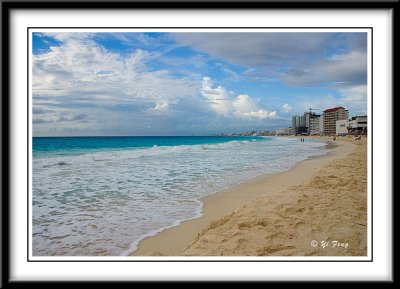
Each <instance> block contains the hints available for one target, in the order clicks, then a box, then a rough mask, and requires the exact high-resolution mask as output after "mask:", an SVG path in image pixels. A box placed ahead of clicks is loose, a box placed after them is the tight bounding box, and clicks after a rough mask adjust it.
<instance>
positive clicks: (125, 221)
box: [32, 138, 324, 256]
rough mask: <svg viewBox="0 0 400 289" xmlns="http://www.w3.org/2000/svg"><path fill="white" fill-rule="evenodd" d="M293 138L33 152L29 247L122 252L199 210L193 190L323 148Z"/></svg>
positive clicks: (228, 182) (45, 251)
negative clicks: (53, 153)
mask: <svg viewBox="0 0 400 289" xmlns="http://www.w3.org/2000/svg"><path fill="white" fill-rule="evenodd" d="M323 145H324V144H323V143H320V142H311V141H310V142H305V143H301V142H299V141H298V140H297V139H284V138H273V139H271V140H267V141H256V140H254V141H231V142H227V143H219V144H203V145H181V146H172V147H171V146H169V147H168V146H164V147H163V146H154V147H150V148H142V149H129V150H118V151H117V150H115V151H102V152H96V153H87V154H85V155H80V156H67V157H66V156H57V157H43V158H34V159H33V175H32V179H33V180H32V190H33V192H32V200H33V210H32V214H33V220H32V221H33V238H32V240H33V244H32V245H33V254H34V255H75V256H82V255H85V256H88V255H127V254H129V253H131V252H132V251H134V250H136V248H137V245H138V243H139V241H141V240H142V239H144V238H145V237H147V236H151V235H154V234H157V233H158V232H160V231H162V230H163V229H165V228H169V227H172V226H176V225H178V224H180V223H181V222H182V221H183V220H187V219H193V218H197V217H199V216H201V214H202V205H201V203H200V202H199V198H201V197H202V196H204V195H207V194H211V193H213V192H216V191H219V190H221V189H224V188H226V187H229V186H232V185H234V184H237V183H240V182H243V181H245V180H248V179H250V178H253V177H255V176H257V175H260V174H265V173H274V172H279V171H285V170H288V169H289V168H290V167H292V166H293V165H295V164H296V163H297V162H299V161H301V160H304V159H306V158H308V157H310V156H313V155H318V154H322V153H324V151H323V150H319V149H316V148H318V147H321V146H323Z"/></svg>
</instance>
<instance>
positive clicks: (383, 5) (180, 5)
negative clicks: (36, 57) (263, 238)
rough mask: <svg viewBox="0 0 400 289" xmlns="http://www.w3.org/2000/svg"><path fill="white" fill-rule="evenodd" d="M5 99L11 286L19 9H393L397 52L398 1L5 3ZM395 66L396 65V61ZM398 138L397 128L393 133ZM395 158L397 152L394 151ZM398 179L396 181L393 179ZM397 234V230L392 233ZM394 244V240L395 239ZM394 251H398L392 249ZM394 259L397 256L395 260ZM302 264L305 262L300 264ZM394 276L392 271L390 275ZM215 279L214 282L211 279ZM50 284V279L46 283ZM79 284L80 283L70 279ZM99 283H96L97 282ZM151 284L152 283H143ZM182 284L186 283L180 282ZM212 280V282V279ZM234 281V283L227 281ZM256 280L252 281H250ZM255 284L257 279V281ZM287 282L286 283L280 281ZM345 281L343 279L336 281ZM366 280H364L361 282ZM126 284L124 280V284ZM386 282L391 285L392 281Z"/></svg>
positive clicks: (4, 233) (6, 268) (6, 274)
mask: <svg viewBox="0 0 400 289" xmlns="http://www.w3.org/2000/svg"><path fill="white" fill-rule="evenodd" d="M1 7H2V12H1V13H2V32H1V33H2V37H1V38H2V45H1V47H2V84H1V86H2V98H1V109H2V110H1V111H2V117H1V122H2V124H1V138H2V139H1V151H2V153H1V163H2V178H1V183H2V195H1V204H2V214H1V224H2V228H1V229H2V230H1V247H2V251H1V255H0V260H1V276H0V277H1V278H0V281H1V282H0V285H1V286H5V287H6V286H9V285H11V284H12V283H19V282H20V281H16V280H11V279H10V262H11V261H12V260H10V254H9V252H10V246H11V245H12V244H10V241H9V238H8V237H9V236H10V227H11V225H10V207H9V204H10V194H12V191H11V189H12V188H11V186H10V178H11V175H10V166H12V165H13V164H12V163H10V158H9V155H10V153H11V152H12V150H13V149H14V148H13V146H12V143H11V139H12V133H13V132H12V130H11V123H10V113H11V110H10V98H11V94H10V93H11V91H10V89H11V87H10V81H11V79H10V73H9V72H10V69H12V67H10V63H9V58H10V55H11V54H12V53H13V51H11V50H10V46H9V44H10V39H11V37H12V35H11V34H10V29H11V25H12V22H11V11H17V10H22V9H24V10H31V11H35V10H37V9H57V10H58V9H77V10H93V9H99V10H103V11H104V10H114V9H163V10H166V11H168V10H170V9H214V10H218V9H227V8H228V9H232V10H236V11H237V10H246V9H299V11H301V10H303V9H348V10H351V9H360V8H361V9H366V10H382V9H385V10H391V11H392V20H393V22H392V26H393V27H392V29H393V35H392V43H393V47H392V51H393V52H394V53H395V52H396V51H398V44H397V43H396V41H395V40H396V38H397V34H396V33H398V29H397V28H396V27H397V26H396V25H397V24H398V23H397V22H398V20H397V14H398V1H386V2H384V1H372V0H371V1H352V2H343V1H340V0H339V1H329V2H328V1H252V2H243V1H229V2H228V1H219V2H210V1H196V2H187V1H123V2H112V1H104V2H103V1H102V2H97V1H96V2H95V1H93V2H75V1H69V2H57V1H49V2H18V1H2V3H1ZM393 59H396V56H395V55H393ZM394 63H395V62H394ZM397 69H398V68H397V66H396V64H394V67H393V72H392V77H393V80H394V81H393V90H392V91H393V94H392V98H393V103H394V97H393V96H394V95H395V93H396V92H397V91H398V90H397V89H396V87H397V83H396V79H395V75H396V71H397ZM392 109H393V111H392V115H394V105H393V108H392ZM392 135H394V129H393V132H392ZM391 154H392V155H394V151H392V152H391ZM390 165H391V167H392V174H393V163H392V164H390ZM393 179H394V178H393ZM392 194H393V186H392ZM392 211H393V219H395V218H394V217H395V215H394V214H395V212H396V210H394V203H393V204H392ZM392 232H394V230H392ZM393 243H394V239H393ZM392 251H394V250H393V249H392ZM393 258H394V257H393ZM391 261H392V262H391V263H392V268H391V270H392V272H391V276H394V271H393V262H394V259H393V260H391ZM300 264H301V263H300ZM389 273H390V272H389ZM210 280H211V279H210ZM42 281H46V280H42ZM70 281H77V280H70ZM93 281H95V280H93ZM143 281H148V282H151V280H143ZM177 281H182V280H177ZM192 281H207V280H192ZM208 281H209V280H208ZM226 281H230V280H226ZM247 281H252V280H247ZM253 281H255V280H253ZM278 281H281V282H284V281H285V280H283V279H282V280H278ZM336 281H341V280H336ZM360 281H362V280H360ZM120 282H122V280H121V281H120ZM386 282H390V281H389V280H388V281H386Z"/></svg>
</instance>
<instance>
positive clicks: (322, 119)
mask: <svg viewBox="0 0 400 289" xmlns="http://www.w3.org/2000/svg"><path fill="white" fill-rule="evenodd" d="M318 122H319V134H320V135H323V134H324V114H323V113H322V115H321V116H320V117H319V119H318Z"/></svg>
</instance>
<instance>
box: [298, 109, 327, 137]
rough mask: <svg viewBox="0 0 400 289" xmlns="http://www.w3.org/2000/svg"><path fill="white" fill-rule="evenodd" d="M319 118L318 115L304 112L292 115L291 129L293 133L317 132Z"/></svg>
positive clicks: (314, 133)
mask: <svg viewBox="0 0 400 289" xmlns="http://www.w3.org/2000/svg"><path fill="white" fill-rule="evenodd" d="M319 118H320V115H318V114H315V113H312V112H305V113H304V114H301V115H294V116H293V117H292V129H293V133H294V134H310V135H316V134H319V126H320V125H319Z"/></svg>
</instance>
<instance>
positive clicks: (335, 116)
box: [323, 106, 349, 135]
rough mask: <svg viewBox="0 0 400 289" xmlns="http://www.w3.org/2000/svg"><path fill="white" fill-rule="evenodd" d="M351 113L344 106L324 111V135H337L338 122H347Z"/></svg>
mask: <svg viewBox="0 0 400 289" xmlns="http://www.w3.org/2000/svg"><path fill="white" fill-rule="evenodd" d="M348 118H349V111H348V110H346V109H345V108H344V107H342V106H338V107H334V108H329V109H325V110H324V130H323V132H324V135H335V134H336V121H338V120H343V119H344V120H347V119H348Z"/></svg>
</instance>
